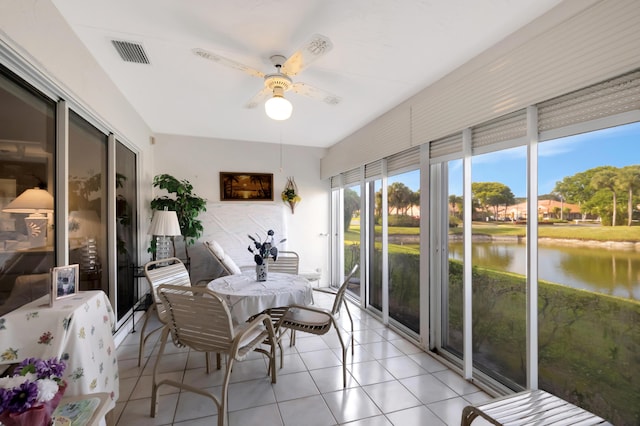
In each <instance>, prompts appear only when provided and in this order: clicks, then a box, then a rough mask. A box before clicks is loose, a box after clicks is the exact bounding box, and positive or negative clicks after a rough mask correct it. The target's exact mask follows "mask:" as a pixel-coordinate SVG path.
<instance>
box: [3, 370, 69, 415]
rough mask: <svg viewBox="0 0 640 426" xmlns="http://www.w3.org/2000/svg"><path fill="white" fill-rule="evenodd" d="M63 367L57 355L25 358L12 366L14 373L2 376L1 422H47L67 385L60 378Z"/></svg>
mask: <svg viewBox="0 0 640 426" xmlns="http://www.w3.org/2000/svg"><path fill="white" fill-rule="evenodd" d="M65 368H66V364H65V363H64V362H63V361H58V360H57V359H56V358H51V359H48V360H41V359H37V358H27V359H25V360H24V361H22V362H21V363H20V364H18V365H17V366H16V367H15V369H14V370H13V375H10V376H7V377H1V378H0V422H2V423H3V424H4V425H7V426H9V425H21V424H25V425H36V424H48V423H46V421H49V422H50V421H51V413H53V410H55V408H56V406H57V405H58V404H59V403H60V399H62V394H63V393H64V390H65V389H66V383H65V382H64V380H62V374H63V373H64V370H65ZM29 414H33V415H32V416H29ZM36 419H38V420H36Z"/></svg>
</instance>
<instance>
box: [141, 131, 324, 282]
mask: <svg viewBox="0 0 640 426" xmlns="http://www.w3.org/2000/svg"><path fill="white" fill-rule="evenodd" d="M155 140H156V142H155V145H154V147H153V155H154V163H155V169H154V170H155V174H161V173H168V174H170V175H172V176H174V177H175V178H177V179H186V180H188V181H189V182H190V183H191V184H192V185H193V187H194V192H195V193H196V194H197V195H198V196H200V197H202V198H205V199H206V200H207V201H208V203H209V210H208V211H207V212H205V213H203V216H202V219H203V223H205V224H206V225H207V226H208V227H212V226H215V223H216V220H215V219H216V218H215V217H209V215H215V214H216V211H217V210H218V209H219V208H225V206H229V203H233V206H234V208H237V207H236V206H241V205H243V204H245V203H243V202H238V201H226V202H220V180H219V173H220V172H256V173H273V182H274V201H272V202H271V201H255V202H251V203H249V204H246V205H248V206H251V210H252V212H253V211H255V207H256V206H258V205H265V206H270V207H269V209H265V212H267V213H266V214H269V215H270V216H272V215H273V214H274V213H273V212H274V211H276V212H283V215H282V217H283V219H282V220H284V229H286V235H283V236H280V238H287V242H286V244H285V247H284V248H286V249H288V250H294V251H296V252H298V254H299V255H300V269H301V270H308V271H311V270H315V269H317V268H320V269H321V270H322V280H321V282H323V283H326V282H327V277H328V269H327V268H328V264H329V263H328V252H329V238H328V236H327V234H328V232H329V182H328V181H322V180H320V159H321V158H322V156H323V155H324V154H325V152H326V150H325V149H322V148H309V147H302V146H295V145H277V144H264V143H253V142H241V141H231V140H219V139H209V138H199V137H190V136H179V135H156V138H155ZM281 158H282V162H281ZM281 166H282V168H281ZM288 176H293V177H294V178H295V181H296V184H297V185H298V191H299V193H300V195H301V196H302V201H301V202H300V203H299V204H298V205H297V206H296V210H295V214H291V210H290V209H289V208H288V207H287V206H286V205H285V204H284V203H283V202H282V200H281V199H280V198H279V197H280V193H281V192H282V190H283V189H284V186H285V184H286V181H287V177H288ZM143 190H144V188H143ZM163 192H164V191H160V190H156V192H155V193H154V196H156V195H162V194H163ZM279 207H281V208H282V209H283V210H280V209H279ZM239 210H241V209H239ZM247 210H248V209H247ZM276 214H279V213H276ZM252 216H253V217H254V218H255V214H253V213H252ZM145 220H147V221H148V220H150V218H149V217H146V218H145ZM252 220H255V219H252ZM270 220H274V219H273V218H270ZM247 222H248V223H249V222H251V221H249V220H248V221H247ZM216 232H218V230H216V229H207V228H205V230H204V236H203V239H202V240H204V239H206V238H207V237H208V236H210V235H215V234H216ZM241 232H242V233H243V234H245V235H246V234H249V233H255V232H262V230H260V229H246V230H242V231H241ZM202 240H201V241H202ZM239 244H242V245H243V246H248V245H249V239H248V238H246V239H245V241H244V242H242V241H239ZM201 246H202V245H201V244H200V243H198V244H196V245H195V246H193V247H190V248H189V254H190V255H191V257H192V263H193V265H192V279H193V280H194V281H198V280H199V279H202V278H205V277H206V275H207V274H210V273H213V272H215V271H212V270H211V269H210V267H209V266H207V265H204V264H203V263H211V262H210V260H209V258H208V255H206V253H204V251H203V250H202V247H201ZM233 251H234V252H235V253H240V252H239V251H237V250H233ZM235 253H234V255H233V256H234V258H235V259H234V260H236V262H237V263H238V264H247V263H251V262H250V254H249V252H248V251H246V250H245V251H244V253H246V258H243V256H242V255H241V254H235Z"/></svg>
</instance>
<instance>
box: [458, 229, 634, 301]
mask: <svg viewBox="0 0 640 426" xmlns="http://www.w3.org/2000/svg"><path fill="white" fill-rule="evenodd" d="M472 251H473V262H474V265H477V266H483V267H487V268H492V269H496V270H502V271H508V272H513V273H517V274H522V275H524V274H525V269H526V252H525V245H524V243H516V242H513V243H512V242H503V241H493V242H474V243H473V245H472ZM449 253H450V257H452V258H454V259H458V260H461V259H462V243H459V242H451V243H450V244H449ZM538 277H539V278H540V279H542V280H545V281H551V282H554V283H559V284H563V285H567V286H570V287H574V288H580V289H584V290H590V291H594V292H598V293H604V294H609V295H612V296H619V297H624V298H627V299H634V300H640V253H638V252H635V251H624V250H609V249H605V248H599V247H595V248H594V247H570V246H556V245H547V244H542V243H541V244H539V245H538Z"/></svg>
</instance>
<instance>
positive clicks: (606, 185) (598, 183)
mask: <svg viewBox="0 0 640 426" xmlns="http://www.w3.org/2000/svg"><path fill="white" fill-rule="evenodd" d="M617 176H618V173H617V171H616V168H615V167H612V166H605V167H602V168H601V170H599V171H597V172H596V173H595V174H594V175H593V177H592V178H591V186H592V187H594V188H595V189H596V190H601V189H607V190H609V191H611V196H612V207H613V208H612V212H611V214H612V217H611V226H616V210H617V208H618V199H617V192H616V191H617V188H616V179H617Z"/></svg>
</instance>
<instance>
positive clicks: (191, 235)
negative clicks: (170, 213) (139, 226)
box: [151, 174, 207, 259]
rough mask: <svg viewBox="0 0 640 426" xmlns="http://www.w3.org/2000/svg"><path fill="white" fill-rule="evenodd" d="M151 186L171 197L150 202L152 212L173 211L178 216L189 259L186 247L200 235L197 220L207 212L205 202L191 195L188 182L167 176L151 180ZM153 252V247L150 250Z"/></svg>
mask: <svg viewBox="0 0 640 426" xmlns="http://www.w3.org/2000/svg"><path fill="white" fill-rule="evenodd" d="M153 186H154V187H156V188H160V189H164V190H166V191H167V192H168V193H169V194H173V197H169V196H166V195H163V196H162V197H156V198H154V199H153V200H151V208H152V209H153V210H164V209H165V207H166V209H167V210H174V211H175V212H176V215H177V216H178V223H179V224H180V233H181V234H182V237H183V238H184V251H185V253H186V255H187V259H189V249H188V246H189V245H191V244H194V243H195V242H196V240H197V239H198V238H199V237H200V236H201V235H202V230H203V228H202V222H201V221H200V220H198V219H197V217H198V215H199V214H200V213H201V212H204V211H206V210H207V208H206V200H205V199H203V198H200V197H198V196H197V195H196V194H194V193H193V185H191V183H189V181H188V180H186V179H183V180H178V179H176V178H175V177H173V176H171V175H168V174H161V175H157V176H155V177H154V178H153ZM151 250H153V247H152V249H151Z"/></svg>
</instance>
